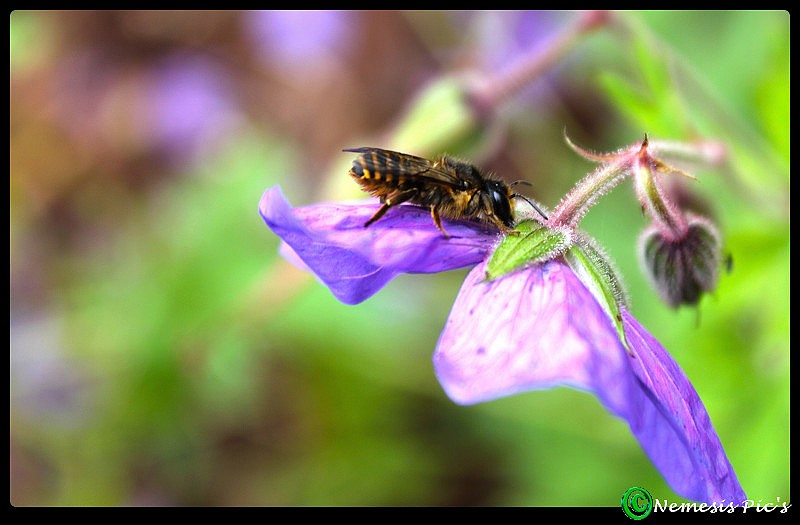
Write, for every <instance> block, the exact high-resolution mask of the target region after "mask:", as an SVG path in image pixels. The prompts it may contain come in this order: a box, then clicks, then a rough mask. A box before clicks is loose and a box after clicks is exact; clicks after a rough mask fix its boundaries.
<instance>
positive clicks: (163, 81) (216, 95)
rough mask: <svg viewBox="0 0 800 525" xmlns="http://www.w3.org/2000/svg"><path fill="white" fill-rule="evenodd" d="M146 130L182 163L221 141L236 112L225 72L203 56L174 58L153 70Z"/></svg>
mask: <svg viewBox="0 0 800 525" xmlns="http://www.w3.org/2000/svg"><path fill="white" fill-rule="evenodd" d="M151 74H152V81H151V82H150V85H149V91H148V93H147V100H148V101H149V104H148V106H147V119H148V120H147V126H148V127H147V130H148V131H149V134H150V140H152V141H153V142H154V145H155V146H156V147H158V148H159V149H161V150H163V151H164V153H165V154H166V155H167V158H168V160H170V161H171V162H174V163H176V164H177V165H181V164H183V163H185V162H186V161H189V160H193V159H194V158H196V157H198V156H200V154H202V153H204V152H206V151H207V150H209V149H213V147H214V146H215V145H216V144H217V143H219V142H222V141H223V139H224V138H225V137H226V136H227V135H229V134H230V131H231V129H232V128H233V127H234V124H235V122H236V118H237V117H236V115H237V109H236V107H235V103H234V100H233V94H232V90H231V86H229V85H228V84H227V82H226V80H227V76H226V75H227V72H226V71H225V70H224V69H223V68H222V67H221V66H219V65H218V64H215V63H214V62H213V61H211V60H209V59H207V58H204V57H202V56H193V55H188V54H175V55H172V56H169V57H167V58H166V59H165V60H163V61H162V62H161V63H160V64H159V65H158V67H157V68H155V69H154V70H153V71H152V73H151Z"/></svg>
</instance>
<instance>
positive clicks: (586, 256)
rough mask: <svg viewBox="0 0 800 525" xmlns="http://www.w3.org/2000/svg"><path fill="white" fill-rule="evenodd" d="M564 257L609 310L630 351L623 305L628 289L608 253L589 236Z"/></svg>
mask: <svg viewBox="0 0 800 525" xmlns="http://www.w3.org/2000/svg"><path fill="white" fill-rule="evenodd" d="M582 241H585V242H582ZM564 259H565V260H566V261H567V264H569V266H570V268H572V269H573V271H575V274H576V275H577V276H578V278H579V279H580V280H581V282H583V284H585V285H586V287H587V288H588V289H589V290H590V291H591V292H592V295H594V296H595V299H597V301H598V302H599V303H600V305H601V306H602V307H603V309H604V310H605V311H606V313H607V314H608V317H609V318H610V319H611V322H612V323H613V324H614V327H615V328H616V330H617V334H618V335H619V340H620V341H621V342H622V344H623V346H625V349H626V350H627V351H628V353H631V352H630V348H629V347H628V342H627V340H626V339H625V327H624V326H623V324H622V311H621V309H620V306H621V305H622V304H624V302H625V299H624V292H623V289H622V284H621V282H620V280H619V278H618V277H617V272H616V270H615V269H614V267H613V266H612V264H611V262H610V261H609V259H608V256H607V255H606V254H605V253H603V251H602V250H601V249H600V248H598V247H597V246H595V245H594V243H592V242H590V241H588V239H578V240H576V242H575V244H574V245H573V246H572V247H571V248H570V249H569V250H567V252H566V253H564Z"/></svg>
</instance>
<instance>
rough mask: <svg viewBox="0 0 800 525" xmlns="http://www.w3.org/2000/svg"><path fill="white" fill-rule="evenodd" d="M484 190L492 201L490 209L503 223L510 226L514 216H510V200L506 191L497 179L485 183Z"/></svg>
mask: <svg viewBox="0 0 800 525" xmlns="http://www.w3.org/2000/svg"><path fill="white" fill-rule="evenodd" d="M486 190H487V191H488V193H489V200H490V201H491V202H492V211H493V212H494V214H495V215H497V217H498V218H499V219H500V220H501V221H503V224H505V225H506V226H509V227H510V226H511V225H512V224H514V218H513V217H512V216H511V202H510V201H509V199H508V191H507V190H506V189H505V187H504V186H503V184H502V183H500V182H498V181H491V182H489V183H488V184H487V185H486Z"/></svg>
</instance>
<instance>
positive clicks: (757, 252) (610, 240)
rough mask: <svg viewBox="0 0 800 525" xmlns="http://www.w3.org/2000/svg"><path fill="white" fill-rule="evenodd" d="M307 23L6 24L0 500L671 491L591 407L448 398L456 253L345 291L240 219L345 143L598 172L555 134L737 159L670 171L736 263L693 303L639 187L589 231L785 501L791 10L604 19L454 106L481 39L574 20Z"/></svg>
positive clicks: (718, 422)
mask: <svg viewBox="0 0 800 525" xmlns="http://www.w3.org/2000/svg"><path fill="white" fill-rule="evenodd" d="M303 16H304V18H301V19H299V21H297V20H294V21H293V20H292V19H290V18H289V15H288V14H286V13H275V12H268V13H256V12H234V11H222V12H195V11H181V12H149V11H135V12H128V11H111V12H104V11H92V12H81V11H71V12H56V11H51V12H48V11H35V12H25V11H15V12H13V13H11V17H10V69H11V76H10V91H11V97H10V99H11V100H10V151H11V162H10V168H11V177H10V178H11V180H10V182H11V185H10V206H11V212H10V213H11V218H10V266H11V268H10V270H11V271H10V274H11V275H10V294H11V329H10V368H11V398H10V410H11V425H10V440H11V496H10V497H11V502H12V504H14V505H18V506H42V505H297V506H301V505H533V506H539V505H547V506H553V505H555V506H559V505H565V506H573V505H576V506H582V505H597V506H616V505H618V502H619V498H620V496H621V494H622V493H623V492H624V491H625V490H626V489H628V488H629V487H631V486H643V487H646V488H648V490H650V492H651V493H652V494H653V496H654V497H656V498H661V499H664V498H667V499H669V500H670V501H681V499H680V498H678V497H677V496H675V494H674V493H673V492H672V491H671V489H670V488H669V487H667V486H666V484H665V483H664V481H663V479H662V478H661V476H660V475H659V473H658V472H657V471H656V470H655V469H654V467H653V466H652V465H651V464H650V462H649V461H648V459H647V458H646V456H644V454H643V453H642V451H641V449H640V448H639V446H638V444H637V443H636V441H635V439H634V438H633V437H632V436H631V434H630V431H629V430H628V429H627V428H626V426H625V425H624V423H622V422H621V421H620V420H618V419H616V418H614V417H612V416H610V415H609V414H608V413H607V412H606V411H605V410H604V409H603V408H602V406H600V404H599V403H598V402H597V400H596V399H594V398H593V397H591V396H587V395H585V394H583V393H580V392H576V391H572V390H569V389H555V390H550V391H544V392H531V393H527V394H524V395H518V396H513V397H510V398H506V399H501V400H498V401H494V402H491V403H484V404H479V405H475V406H470V407H461V406H457V405H455V404H453V403H452V402H451V401H450V400H449V399H448V398H447V397H446V396H445V395H444V393H443V391H442V390H441V388H440V386H439V385H438V383H437V382H436V379H435V377H434V375H433V369H432V365H431V354H432V351H433V348H434V346H435V344H436V340H437V337H438V334H439V332H440V330H441V328H442V326H443V324H444V321H445V319H446V317H447V313H448V311H449V308H450V306H451V304H452V301H453V299H454V298H455V296H456V293H457V291H458V287H459V285H460V282H461V280H462V279H463V277H464V275H465V271H457V272H449V273H446V274H439V275H405V276H401V277H399V278H397V279H396V280H395V281H393V282H392V283H390V284H389V285H388V286H387V287H386V289H385V290H382V291H381V292H380V293H379V294H377V295H376V296H375V297H373V298H371V299H369V300H368V301H366V302H364V303H363V304H361V305H358V306H346V305H343V304H340V303H338V302H337V301H336V300H335V299H334V298H333V297H332V296H331V294H330V293H329V292H328V290H327V289H326V288H325V287H324V286H322V285H320V284H319V283H317V282H315V281H314V279H313V278H312V277H311V276H309V275H307V274H305V273H302V272H300V271H298V270H296V269H294V268H293V267H291V266H290V265H289V264H287V263H286V262H284V261H283V259H282V258H281V257H280V256H279V255H278V253H277V248H278V244H279V242H278V239H277V238H276V237H275V236H274V235H273V234H272V233H271V232H270V231H269V230H268V229H267V228H266V227H265V226H264V224H263V222H262V221H261V219H260V218H259V217H258V213H257V209H256V207H257V203H258V199H259V197H260V196H261V193H262V192H263V190H264V189H265V188H266V187H269V186H272V185H274V184H280V185H281V186H282V187H283V189H284V190H285V191H286V193H287V195H289V197H290V199H291V200H292V202H293V204H296V205H302V204H308V203H311V202H314V201H316V200H322V199H329V198H339V197H340V196H343V195H345V194H348V192H350V193H349V195H351V196H356V195H357V193H354V189H353V188H352V187H350V188H347V187H345V186H344V185H345V184H347V177H345V176H344V173H345V172H346V166H347V164H348V163H349V162H350V161H351V160H352V159H351V156H349V155H345V154H342V153H341V152H340V150H341V149H342V148H345V147H354V146H361V145H374V146H384V147H389V145H390V144H389V142H391V141H393V140H397V141H400V142H401V143H402V147H403V148H405V149H406V150H408V152H409V153H416V154H427V153H428V152H427V151H424V149H425V148H441V149H443V150H446V151H448V152H451V153H452V152H458V154H459V155H461V156H463V157H465V158H470V156H471V157H472V158H471V159H470V160H473V161H476V162H480V163H481V164H482V165H483V166H485V167H487V168H489V169H491V170H493V171H496V172H497V173H498V174H501V175H502V176H503V177H504V178H506V179H507V180H516V179H526V180H529V181H531V182H532V183H533V184H534V186H533V192H532V194H533V195H535V196H536V198H537V199H539V200H541V201H542V202H543V203H545V204H550V205H553V204H555V203H556V202H558V199H559V198H560V196H561V195H563V194H564V192H565V191H567V190H568V189H569V188H570V187H571V186H572V184H574V183H575V181H577V180H578V179H580V178H581V176H582V175H583V174H585V173H586V172H587V171H588V170H590V169H591V168H592V166H590V165H588V164H587V163H586V162H585V161H583V160H581V159H579V158H577V156H576V155H574V154H572V153H571V152H570V151H569V149H568V148H567V147H566V145H564V143H563V139H562V130H563V129H564V128H565V127H566V129H567V131H568V132H569V134H570V136H571V137H572V138H573V139H575V141H576V142H577V143H579V144H581V145H584V146H586V147H590V148H593V149H597V150H608V149H616V148H618V147H621V146H623V145H625V144H629V143H631V142H633V141H636V140H639V139H640V138H641V137H642V135H643V133H645V132H647V133H649V134H650V135H651V136H653V137H654V138H658V139H677V140H690V139H692V138H696V137H706V138H714V139H719V140H721V141H722V142H723V143H724V144H725V146H726V147H727V148H728V151H729V158H728V162H727V163H726V165H725V166H723V167H721V168H716V169H715V168H703V169H699V170H698V169H694V170H693V173H694V174H695V175H697V177H698V179H699V181H698V182H691V183H689V185H690V189H691V190H692V191H693V192H695V193H696V194H697V195H698V198H699V199H701V200H702V201H703V203H704V204H705V205H706V206H708V207H710V208H711V209H713V212H714V213H715V215H716V218H717V221H718V223H719V224H720V226H721V229H722V231H723V234H724V238H725V246H726V250H727V251H728V252H729V253H730V254H731V256H732V261H733V264H732V269H731V271H730V272H729V273H726V274H724V275H723V276H722V278H721V281H720V285H719V288H718V290H717V292H716V293H715V294H714V295H713V296H711V297H707V298H705V299H704V300H703V301H702V302H701V304H700V305H699V307H698V308H696V309H687V308H684V309H681V310H678V311H673V310H670V309H668V308H667V307H666V306H664V305H663V304H661V303H660V302H659V301H658V298H657V295H656V293H655V291H653V290H651V289H649V288H648V285H647V283H646V280H645V278H644V277H643V275H642V274H641V272H640V270H639V268H638V261H637V259H636V257H635V239H636V237H637V236H638V233H639V231H640V230H641V229H642V228H643V227H644V225H645V220H644V219H643V218H642V216H641V213H640V210H639V207H638V203H637V202H636V201H635V200H634V198H633V192H632V189H631V188H630V186H628V185H623V186H622V187H621V188H619V189H617V190H615V191H614V192H613V193H611V194H610V195H608V196H607V197H606V198H605V199H603V201H602V202H600V203H599V204H598V205H597V206H596V207H595V208H594V209H593V210H592V211H591V212H590V213H589V214H588V215H587V217H586V219H585V221H584V223H583V226H584V227H585V229H586V230H587V231H589V232H590V233H591V234H593V235H594V236H595V237H596V238H597V239H598V240H599V241H600V242H601V243H602V244H603V245H604V246H605V247H606V249H607V250H608V252H609V253H610V254H611V255H613V256H614V257H615V259H616V263H617V264H618V266H619V268H620V270H621V272H622V274H623V275H624V276H625V281H626V284H627V287H628V290H629V293H630V296H631V298H632V303H633V312H634V314H635V315H636V316H637V318H638V319H639V320H640V321H641V322H642V323H643V324H644V326H646V327H647V328H648V329H649V330H650V331H651V332H652V333H653V334H654V335H655V336H656V337H657V338H659V340H660V341H661V342H662V343H663V344H664V346H665V347H666V348H667V349H668V350H670V351H671V352H672V354H673V355H674V356H675V358H676V360H677V361H678V362H679V363H680V364H681V366H682V367H683V368H684V370H685V371H686V373H687V374H688V376H689V377H690V379H691V380H692V381H693V383H694V385H695V387H696V389H697V391H698V392H699V394H700V396H701V397H702V399H703V401H704V403H705V404H706V407H707V409H708V411H709V413H710V415H711V418H712V420H713V422H714V425H715V427H716V429H717V431H718V433H719V435H720V438H721V440H722V442H723V444H724V445H725V448H726V452H727V454H728V456H729V459H730V460H731V463H732V464H733V465H734V467H735V469H736V472H737V475H738V477H739V480H740V481H741V483H742V486H743V487H744V489H745V491H746V493H747V494H748V497H750V498H751V499H753V500H755V501H758V500H760V499H761V500H763V501H764V502H774V501H776V499H777V498H780V500H781V501H789V500H790V493H789V460H788V458H789V454H790V445H789V338H790V337H789V299H790V297H789V284H790V283H789V198H788V197H789V15H788V13H786V12H780V11H774V12H769V11H760V12H738V11H728V12H723V11H714V12H683V11H673V12H660V11H659V12H625V13H614V14H613V16H612V17H611V19H610V22H609V24H608V25H605V26H603V27H600V28H598V29H597V30H595V31H594V32H592V33H590V34H587V35H586V36H585V38H582V39H581V40H579V41H577V42H576V43H575V45H574V46H573V47H572V48H571V50H570V51H569V52H568V53H567V54H566V55H564V56H563V57H562V59H561V60H560V61H559V62H558V63H557V64H556V65H555V66H554V67H552V68H550V69H549V70H548V71H546V72H544V73H543V74H542V75H541V76H539V77H537V78H536V79H535V80H534V81H533V82H531V84H532V85H531V86H530V89H526V90H525V91H523V92H521V93H520V94H519V96H517V97H516V98H514V99H512V100H508V101H506V103H505V106H504V107H503V108H499V109H498V111H497V112H496V113H493V114H491V115H489V116H488V117H485V118H483V119H477V120H474V119H472V120H471V119H470V118H467V117H466V116H465V115H464V113H463V111H464V108H463V107H462V106H460V105H459V103H457V102H454V100H453V99H452V97H451V95H450V94H448V93H450V91H448V86H451V84H448V82H450V80H448V79H452V78H455V77H454V76H453V75H455V74H457V73H463V72H465V71H466V72H472V73H473V74H474V73H477V74H479V75H483V77H484V78H491V75H493V74H494V72H496V71H498V70H499V69H500V65H501V64H500V62H502V61H503V60H505V58H504V56H505V55H504V54H503V53H504V50H506V51H508V52H507V55H508V57H509V58H508V59H509V60H513V58H514V57H515V56H519V55H521V54H524V53H525V52H526V50H527V52H530V49H537V46H539V45H546V43H547V42H548V41H550V40H552V39H553V38H555V37H556V36H557V35H558V34H559V31H562V30H563V28H564V27H566V26H567V25H569V24H570V23H572V22H573V21H574V19H575V18H576V17H577V16H578V15H576V14H574V13H547V12H534V13H515V12H505V13H494V12H476V13H470V12H452V13H451V12H392V11H377V12H357V11H349V12H341V13H338V12H325V13H305V14H304V15H303ZM315 23H316V24H319V27H317V26H313V25H312V24H315ZM292 24H294V26H293V25H292ZM306 27H308V28H314V30H308V31H303V30H301V29H303V28H306ZM287 28H288V30H287ZM498 28H502V29H503V30H502V31H498V30H497V29H498ZM542 43H543V44H542ZM487 50H491V53H489V52H488V51H487ZM712 51H713V52H712ZM303 53H306V54H305V55H304V54H303ZM176 67H177V68H178V72H177V73H175V68H176ZM165 72H166V73H165ZM176 79H177V80H176ZM170 82H171V83H170ZM430 86H434V87H433V88H430ZM436 86H438V87H436ZM163 93H168V94H169V95H170V96H169V97H168V100H169V101H170V102H169V105H168V106H167V107H164V105H163V104H162V105H160V104H159V102H160V100H161V99H159V96H163ZM159 94H161V95H159ZM176 94H177V96H176ZM426 94H428V96H427V98H426ZM437 97H438V98H437ZM426 107H427V108H433V109H435V110H437V111H438V113H437V115H438V116H437V118H436V119H431V118H430V110H427V109H426V110H425V111H424V112H423V111H421V109H420V108H426ZM465 122H467V123H469V126H476V125H481V126H485V127H484V128H483V129H484V131H485V133H483V134H482V135H477V136H476V135H475V134H474V133H464V129H465V128H464V126H463V124H464V123H465ZM415 130H419V131H415ZM454 130H455V131H454ZM415 133H420V134H421V138H420V139H419V140H420V145H419V148H420V149H419V150H415V149H414V147H415V146H414V144H413V142H414V139H413V135H414V134H415ZM409 134H411V135H409ZM476 139H479V140H477V141H476ZM473 150H474V153H470V151H473ZM343 167H344V168H343ZM681 182H682V181H681Z"/></svg>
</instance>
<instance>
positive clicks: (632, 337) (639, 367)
mask: <svg viewBox="0 0 800 525" xmlns="http://www.w3.org/2000/svg"><path fill="white" fill-rule="evenodd" d="M622 320H623V324H624V326H625V336H626V339H627V340H628V344H629V346H630V348H631V351H632V352H633V353H634V356H630V357H629V359H628V360H629V362H630V364H631V369H632V370H633V373H634V375H635V376H636V377H637V378H638V379H639V381H640V382H641V384H642V388H643V390H644V392H645V393H646V394H648V398H642V399H641V401H643V402H642V403H641V404H640V406H639V408H638V409H634V410H633V411H632V413H631V417H630V418H629V422H630V425H631V429H632V430H633V433H634V434H635V435H636V437H637V438H638V439H639V441H640V442H641V443H642V447H643V448H644V450H645V452H647V455H648V456H649V457H650V460H651V461H652V462H653V463H654V464H655V465H656V467H658V469H659V470H660V471H661V472H662V473H663V474H664V477H665V478H666V479H667V481H669V483H670V485H671V486H672V487H673V488H674V489H675V491H676V492H678V493H679V494H681V495H683V496H684V497H686V498H690V499H693V500H695V501H704V502H707V503H710V502H713V501H716V502H720V501H722V500H725V501H726V502H733V503H734V504H736V505H741V504H742V503H743V502H744V501H745V499H746V496H745V493H744V490H742V487H741V485H740V484H739V480H738V479H737V477H736V473H735V472H734V471H733V467H732V466H731V464H730V462H729V461H728V458H727V456H726V455H725V451H724V449H723V448H722V443H721V442H720V440H719V437H718V436H717V433H716V432H715V431H714V426H713V425H712V424H711V419H710V418H709V416H708V412H706V409H705V407H704V406H703V402H702V401H701V400H700V396H698V395H697V392H696V391H695V389H694V387H693V386H692V384H691V383H690V382H689V379H688V378H687V377H686V374H684V373H683V370H681V368H680V367H679V366H678V364H677V363H676V362H675V360H674V359H672V356H670V355H669V353H668V352H667V351H666V350H664V347H663V346H661V344H660V343H659V342H658V341H657V340H656V339H655V338H654V337H653V336H652V335H650V333H648V332H647V330H645V329H644V327H642V325H641V324H639V322H638V321H637V320H636V319H635V318H634V317H633V316H632V315H631V314H629V313H628V312H627V311H625V310H622Z"/></svg>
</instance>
